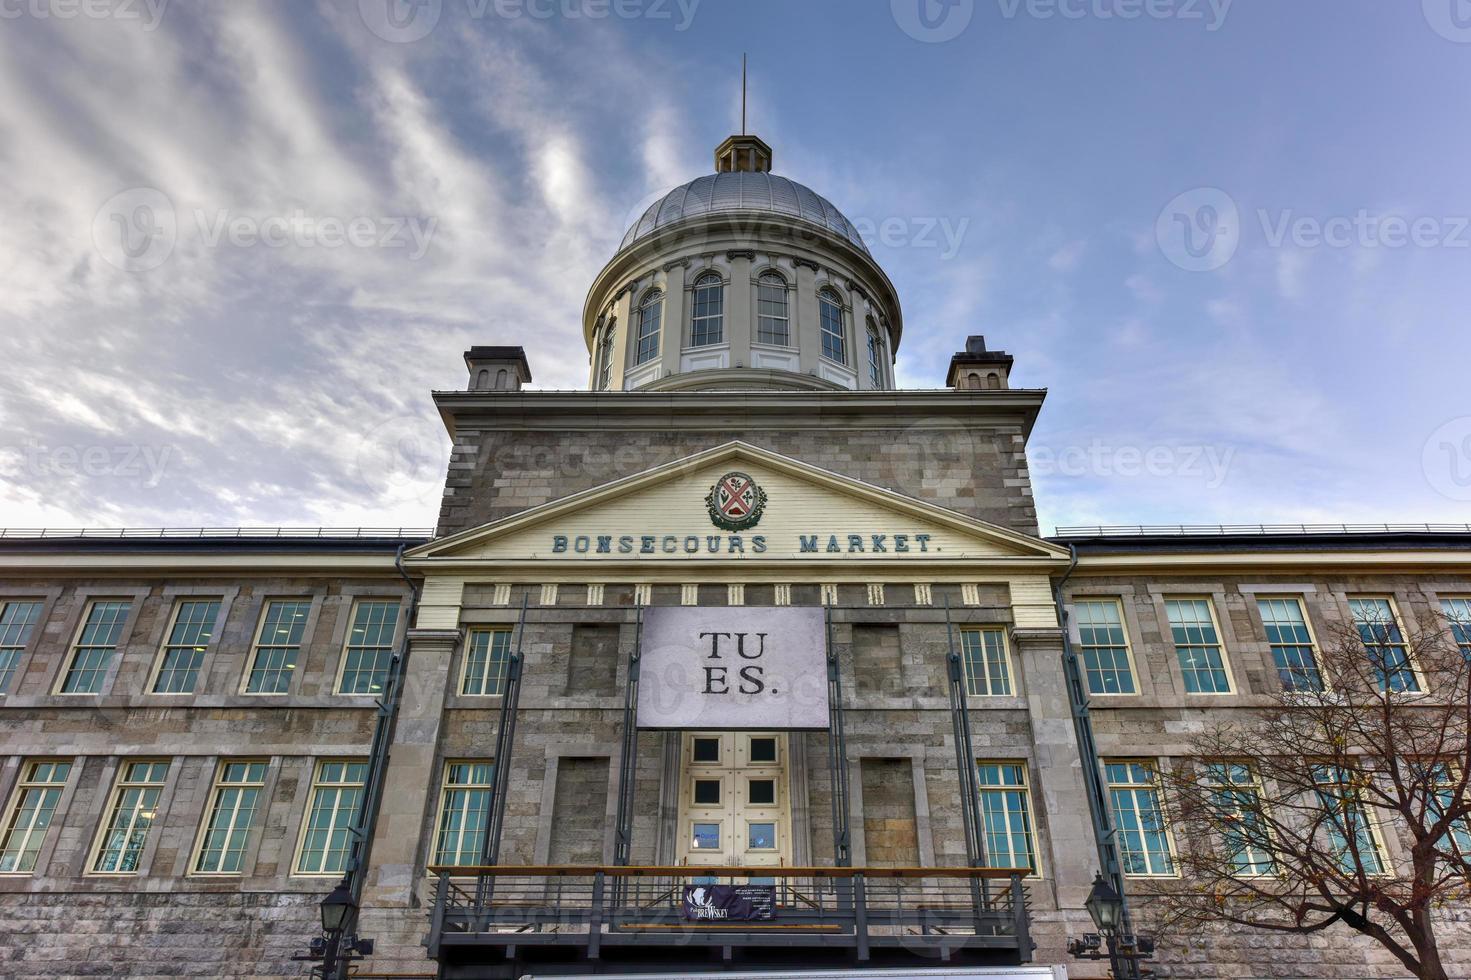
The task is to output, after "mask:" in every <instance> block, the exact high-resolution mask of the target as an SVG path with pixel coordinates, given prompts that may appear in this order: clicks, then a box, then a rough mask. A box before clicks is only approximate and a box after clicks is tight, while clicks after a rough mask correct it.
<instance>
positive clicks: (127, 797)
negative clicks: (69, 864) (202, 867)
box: [92, 762, 169, 874]
mask: <svg viewBox="0 0 1471 980" xmlns="http://www.w3.org/2000/svg"><path fill="white" fill-rule="evenodd" d="M168 768H169V767H168V763H166V762H128V763H125V764H124V765H123V768H122V774H121V775H120V776H119V777H118V782H117V787H116V788H115V789H114V791H113V799H112V807H111V809H110V815H109V817H108V821H107V829H106V831H105V832H104V833H103V836H102V844H101V847H100V848H99V849H98V851H97V859H96V860H95V861H94V862H93V863H92V870H93V871H94V872H98V873H100V874H136V873H137V871H138V862H139V861H141V860H142V858H143V849H144V848H145V847H146V846H147V844H148V833H149V831H150V830H152V829H153V823H154V821H155V820H156V819H157V818H158V798H159V796H160V795H162V793H163V782H164V779H165V778H166V777H167V776H168Z"/></svg>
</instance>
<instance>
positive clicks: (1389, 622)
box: [1348, 598, 1420, 691]
mask: <svg viewBox="0 0 1471 980" xmlns="http://www.w3.org/2000/svg"><path fill="white" fill-rule="evenodd" d="M1348 608H1349V611H1350V612H1351V613H1352V614H1353V617H1354V625H1355V626H1356V627H1358V631H1359V637H1360V639H1361V640H1363V643H1364V650H1365V652H1366V653H1367V654H1368V657H1369V660H1370V663H1371V664H1372V666H1373V667H1374V670H1375V672H1376V673H1377V674H1378V676H1379V689H1380V690H1384V691H1418V690H1420V680H1419V678H1417V677H1416V676H1415V671H1414V668H1413V667H1412V666H1411V665H1410V652H1409V648H1408V647H1407V646H1406V645H1405V638H1404V635H1403V634H1401V633H1400V628H1399V621H1398V620H1397V619H1396V618H1395V615H1394V604H1393V603H1391V602H1390V601H1389V600H1388V599H1364V598H1358V599H1349V600H1348Z"/></svg>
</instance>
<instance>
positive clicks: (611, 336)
mask: <svg viewBox="0 0 1471 980" xmlns="http://www.w3.org/2000/svg"><path fill="white" fill-rule="evenodd" d="M617 334H618V318H617V317H616V316H613V317H609V318H608V319H607V320H606V321H605V322H604V323H603V324H602V328H601V330H600V331H599V334H598V339H597V344H598V346H597V356H598V378H597V385H598V387H597V390H598V391H607V390H608V388H609V386H611V385H612V384H613V342H614V340H615V339H616V338H617Z"/></svg>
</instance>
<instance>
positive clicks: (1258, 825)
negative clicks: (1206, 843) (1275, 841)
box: [1205, 762, 1276, 875]
mask: <svg viewBox="0 0 1471 980" xmlns="http://www.w3.org/2000/svg"><path fill="white" fill-rule="evenodd" d="M1205 775H1206V780H1207V781H1208V783H1209V785H1210V786H1211V787H1212V791H1211V801H1212V803H1213V804H1214V805H1215V807H1216V810H1217V814H1218V816H1219V818H1220V820H1221V822H1222V823H1223V824H1224V825H1225V826H1226V827H1228V828H1229V829H1228V830H1227V831H1226V833H1225V838H1226V840H1225V843H1226V856H1227V859H1228V860H1229V861H1230V863H1231V866H1232V868H1233V869H1235V873H1236V874H1240V875H1269V874H1271V873H1272V872H1273V870H1275V868H1276V863H1275V862H1274V861H1273V860H1272V854H1271V851H1270V850H1269V849H1268V846H1267V845H1268V831H1267V825H1266V823H1265V822H1264V821H1263V819H1262V787H1261V783H1260V782H1259V781H1258V780H1257V777H1256V772H1255V771H1254V770H1253V769H1252V768H1251V767H1250V766H1248V765H1244V764H1241V763H1236V762H1218V763H1212V764H1210V765H1208V766H1206V773H1205Z"/></svg>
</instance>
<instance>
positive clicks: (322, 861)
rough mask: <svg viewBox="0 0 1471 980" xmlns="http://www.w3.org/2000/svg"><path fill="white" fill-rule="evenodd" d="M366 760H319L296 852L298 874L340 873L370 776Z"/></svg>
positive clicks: (345, 866) (349, 851)
mask: <svg viewBox="0 0 1471 980" xmlns="http://www.w3.org/2000/svg"><path fill="white" fill-rule="evenodd" d="M367 775H368V764H367V763H365V762H341V761H338V762H320V763H318V764H317V771H316V773H315V775H314V778H313V779H312V798H311V803H310V805H309V806H308V808H307V815H306V823H305V825H304V826H303V828H302V837H301V847H300V849H299V851H298V853H297V855H296V874H299V875H340V874H342V872H343V871H344V870H345V869H346V868H347V858H348V855H349V854H350V853H351V851H352V823H353V821H354V820H355V819H356V818H357V812H358V802H359V800H361V799H362V795H363V784H364V782H365V781H366V779H367Z"/></svg>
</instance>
